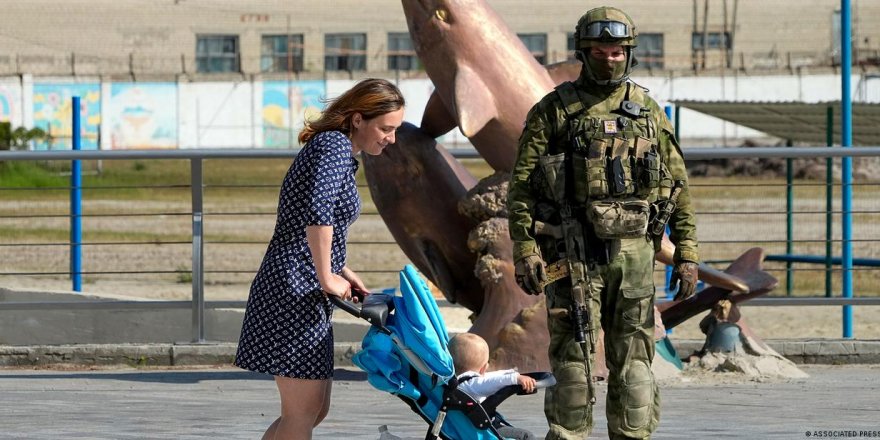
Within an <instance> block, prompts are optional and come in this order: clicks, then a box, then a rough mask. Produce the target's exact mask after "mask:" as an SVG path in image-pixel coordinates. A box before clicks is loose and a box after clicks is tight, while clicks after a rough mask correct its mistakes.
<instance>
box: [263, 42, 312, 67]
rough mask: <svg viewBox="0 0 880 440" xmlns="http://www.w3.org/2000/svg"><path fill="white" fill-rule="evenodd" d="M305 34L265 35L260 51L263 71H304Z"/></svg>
mask: <svg viewBox="0 0 880 440" xmlns="http://www.w3.org/2000/svg"><path fill="white" fill-rule="evenodd" d="M302 70H303V36H302V34H296V35H263V44H262V48H261V53H260V71H262V72H302Z"/></svg>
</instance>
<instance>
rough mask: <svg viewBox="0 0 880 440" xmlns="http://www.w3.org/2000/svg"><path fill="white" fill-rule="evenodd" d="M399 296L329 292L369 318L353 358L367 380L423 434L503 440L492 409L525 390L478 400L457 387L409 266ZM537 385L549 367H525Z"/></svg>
mask: <svg viewBox="0 0 880 440" xmlns="http://www.w3.org/2000/svg"><path fill="white" fill-rule="evenodd" d="M399 290H400V296H394V295H393V294H389V293H375V294H371V295H369V296H366V297H364V298H362V303H361V305H359V306H358V305H355V304H354V303H350V302H346V301H343V300H341V299H339V298H338V297H335V296H331V297H330V298H331V300H333V302H334V303H335V304H336V305H337V306H338V307H340V308H341V309H343V310H345V311H346V312H348V313H350V314H352V315H354V316H355V317H359V318H362V319H365V320H366V321H368V322H370V324H372V326H371V327H370V329H369V331H368V332H367V334H366V335H365V336H364V339H363V343H362V349H361V350H360V351H359V352H358V353H357V354H355V356H354V358H353V359H352V360H353V361H354V363H355V365H357V366H358V367H360V368H361V369H362V370H364V371H365V372H366V373H367V380H368V381H369V383H370V384H371V385H372V386H373V387H375V388H377V389H379V390H382V391H386V392H389V393H391V394H393V395H395V396H397V397H399V398H400V399H401V400H403V401H404V402H406V404H407V405H409V407H410V408H411V409H412V410H413V411H414V412H415V413H416V414H418V415H420V416H421V417H422V419H424V420H425V422H427V423H428V431H427V434H426V436H425V438H426V439H431V440H436V439H443V440H482V439H487V440H489V439H491V440H502V439H504V438H505V437H504V436H502V435H501V434H499V431H498V430H499V429H500V428H502V427H504V426H511V425H510V424H509V423H507V422H506V421H505V420H504V418H503V417H502V416H501V415H500V414H498V413H497V412H496V411H495V409H496V407H497V406H498V405H499V404H500V403H501V402H502V401H504V400H505V399H506V398H507V397H510V396H511V395H514V394H525V392H524V391H523V389H522V387H520V386H519V385H512V386H508V387H505V388H503V389H502V390H500V391H499V392H497V393H496V394H494V395H492V396H489V397H488V398H487V399H486V400H484V401H483V402H482V403H479V402H477V401H476V400H475V399H474V398H472V397H471V396H469V395H468V394H466V393H465V392H463V391H460V390H458V388H457V387H458V380H457V379H456V377H455V372H454V367H453V361H452V356H451V355H450V354H449V350H448V349H447V343H448V342H449V336H448V334H447V332H446V325H445V324H444V323H443V318H442V316H441V315H440V312H439V310H438V308H437V303H436V302H435V301H434V298H433V297H432V296H431V293H430V291H429V290H428V287H427V285H426V284H425V282H424V281H423V280H422V278H421V277H420V276H419V274H418V272H417V271H416V270H415V269H414V268H413V267H412V266H409V265H407V266H405V267H404V269H403V270H402V271H401V272H400V289H399ZM529 375H530V376H532V377H533V378H535V380H536V381H537V387H538V388H546V387H548V386H552V385H554V384H555V383H556V380H555V379H554V378H553V375H552V374H550V373H529Z"/></svg>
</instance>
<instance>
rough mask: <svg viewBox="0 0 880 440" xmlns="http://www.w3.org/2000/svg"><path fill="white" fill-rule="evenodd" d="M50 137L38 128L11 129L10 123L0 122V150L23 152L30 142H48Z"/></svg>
mask: <svg viewBox="0 0 880 440" xmlns="http://www.w3.org/2000/svg"><path fill="white" fill-rule="evenodd" d="M51 140H52V136H50V135H49V133H46V131H45V130H43V129H42V128H39V127H35V128H30V129H28V128H24V127H18V128H16V129H14V130H13V129H12V123H11V122H8V121H7V122H0V150H24V149H27V146H28V144H29V143H30V142H31V141H45V142H50V141H51Z"/></svg>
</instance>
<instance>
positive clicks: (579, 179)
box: [571, 153, 590, 205]
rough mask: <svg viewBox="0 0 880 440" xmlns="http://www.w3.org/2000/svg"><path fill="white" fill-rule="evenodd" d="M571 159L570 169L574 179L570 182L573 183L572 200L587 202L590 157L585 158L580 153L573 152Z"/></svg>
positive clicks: (578, 202)
mask: <svg viewBox="0 0 880 440" xmlns="http://www.w3.org/2000/svg"><path fill="white" fill-rule="evenodd" d="M571 160H572V163H571V169H572V171H573V172H574V180H573V181H572V184H574V202H575V203H577V204H581V205H582V204H585V203H587V199H588V198H589V197H590V177H589V176H590V174H589V169H590V167H589V163H590V159H587V158H586V156H584V155H582V154H579V153H573V154H572V155H571Z"/></svg>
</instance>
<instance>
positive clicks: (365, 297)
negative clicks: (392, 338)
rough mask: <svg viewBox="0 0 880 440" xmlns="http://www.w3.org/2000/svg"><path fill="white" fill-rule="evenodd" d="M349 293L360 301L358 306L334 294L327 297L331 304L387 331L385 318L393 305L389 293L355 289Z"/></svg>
mask: <svg viewBox="0 0 880 440" xmlns="http://www.w3.org/2000/svg"><path fill="white" fill-rule="evenodd" d="M351 293H352V296H354V297H355V298H357V299H358V302H360V305H359V306H358V305H356V304H357V303H354V302H351V301H346V300H344V299H342V298H340V297H338V296H336V295H327V297H328V298H329V299H330V302H331V303H333V305H335V306H336V307H339V308H340V309H342V310H344V311H345V312H346V313H348V314H349V315H352V316H354V317H355V318H361V319H364V320H366V321H367V322H369V323H370V324H372V325H374V326H377V327H379V328H380V329H381V330H383V331H384V332H386V333H387V332H388V330H387V329H385V320H386V319H387V318H388V313H389V312H390V311H392V310H394V306H393V305H392V303H391V295H388V294H384V293H372V294H371V293H369V292H363V291H360V290H355V289H353V290H352V292H351Z"/></svg>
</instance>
